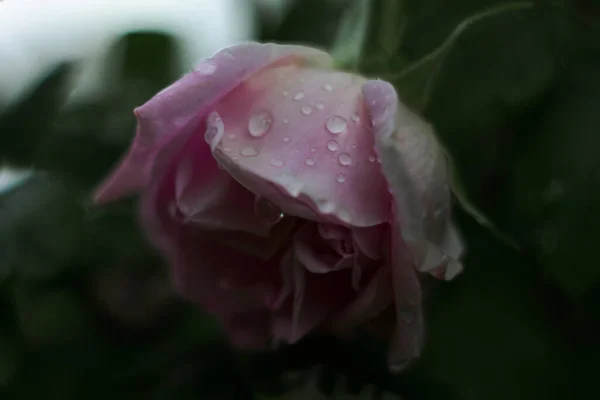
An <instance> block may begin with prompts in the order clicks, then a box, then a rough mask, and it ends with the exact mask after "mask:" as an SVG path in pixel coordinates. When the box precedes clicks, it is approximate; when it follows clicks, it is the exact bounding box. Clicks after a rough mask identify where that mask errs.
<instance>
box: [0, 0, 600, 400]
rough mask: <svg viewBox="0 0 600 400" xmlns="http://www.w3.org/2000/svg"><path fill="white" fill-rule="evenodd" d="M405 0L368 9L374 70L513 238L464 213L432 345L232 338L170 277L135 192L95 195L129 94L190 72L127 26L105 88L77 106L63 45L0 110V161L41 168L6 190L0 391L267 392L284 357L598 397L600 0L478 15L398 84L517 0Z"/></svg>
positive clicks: (432, 299) (366, 59) (308, 17)
mask: <svg viewBox="0 0 600 400" xmlns="http://www.w3.org/2000/svg"><path fill="white" fill-rule="evenodd" d="M392 1H393V0H375V1H373V2H372V3H373V4H372V7H373V9H372V10H371V11H372V12H371V14H370V16H371V17H370V21H369V29H368V32H367V37H366V41H365V45H364V47H363V53H362V57H361V59H360V60H359V61H360V62H359V64H358V65H359V68H360V70H361V71H362V72H363V73H365V74H368V75H370V76H373V77H382V78H384V79H390V80H392V81H393V82H394V83H395V84H397V88H398V90H399V91H400V93H401V96H402V97H403V98H404V99H406V100H407V101H409V102H410V103H411V104H413V105H415V107H419V109H420V110H421V112H422V113H423V114H424V116H425V117H426V118H427V119H428V120H430V121H431V122H432V123H433V124H434V125H435V127H436V129H437V132H438V134H439V137H440V140H441V141H442V142H443V143H444V144H445V145H446V146H447V148H448V150H449V152H450V153H451V154H452V156H453V159H454V161H455V164H456V167H457V173H458V174H459V176H460V178H461V180H462V182H463V184H464V188H465V190H466V192H467V193H468V195H469V197H470V199H471V200H472V201H473V203H474V204H475V205H476V206H477V208H478V209H479V210H480V211H482V212H483V213H484V214H485V215H487V216H488V217H489V218H490V220H491V221H492V222H493V223H494V224H495V225H496V227H497V228H498V230H500V231H502V232H503V233H504V234H505V235H506V236H507V237H509V238H511V239H512V240H513V241H514V242H515V243H516V244H517V246H516V248H515V246H509V245H507V244H505V243H506V242H505V241H502V240H500V239H499V238H498V237H497V235H494V234H493V233H492V232H490V231H489V230H488V229H487V228H486V227H483V226H481V225H480V224H478V223H477V222H476V221H475V219H474V218H473V217H472V216H471V215H469V214H467V213H465V212H464V211H463V210H462V209H461V207H460V206H458V205H457V206H456V207H455V208H456V210H455V215H456V219H457V222H458V224H459V226H460V228H461V230H462V231H463V234H464V237H465V239H466V242H467V245H468V253H467V256H466V259H465V273H464V275H463V276H461V277H460V278H458V279H457V280H455V281H453V282H450V283H439V282H430V281H429V280H426V281H425V282H424V287H425V288H426V289H425V292H426V293H425V295H426V313H427V332H428V334H427V345H426V349H425V352H424V354H423V357H422V359H421V360H420V361H419V362H418V363H416V364H415V365H414V366H413V367H412V368H411V369H409V370H408V371H407V372H406V373H404V374H402V375H400V376H391V375H389V374H388V373H387V371H386V367H385V364H384V360H385V357H384V356H385V344H384V343H379V342H377V341H374V340H372V339H370V338H368V337H364V338H358V339H356V340H354V341H352V342H343V341H339V340H335V339H333V338H327V337H317V336H314V337H311V338H309V339H307V340H305V341H304V342H303V343H300V344H299V345H297V346H294V347H290V348H283V349H280V350H278V351H276V352H272V353H268V354H248V353H241V352H239V351H235V350H232V349H230V348H229V347H228V345H227V343H226V341H225V339H224V338H223V337H222V335H221V334H220V332H219V329H218V327H216V326H215V325H214V324H213V322H212V321H211V320H210V319H208V318H206V317H205V316H203V315H202V314H201V313H200V312H199V311H197V310H195V309H193V308H192V307H190V306H189V305H186V304H184V303H182V302H180V301H179V300H178V299H177V298H176V296H175V295H174V294H173V293H172V292H171V290H170V287H169V282H168V278H167V273H166V271H165V268H164V267H165V266H164V265H163V264H162V262H161V260H160V258H159V257H158V255H157V254H156V252H155V251H154V250H153V249H151V248H150V247H149V246H148V244H147V243H146V242H145V240H144V238H143V236H142V234H141V232H140V231H139V228H138V227H137V225H136V221H135V199H132V200H127V201H123V202H120V203H118V204H114V205H110V206H107V207H101V208H97V207H94V206H93V205H92V204H91V201H90V193H91V192H90V191H91V189H92V188H93V187H94V186H95V185H96V184H97V183H98V182H99V181H100V180H101V178H102V177H103V176H104V175H106V173H107V172H108V171H109V169H110V167H111V166H112V165H113V164H114V163H115V162H116V160H117V159H118V157H119V156H120V154H121V153H122V152H123V151H124V150H125V149H126V147H127V146H128V144H129V141H130V139H131V137H132V135H133V132H134V128H135V121H134V118H133V114H132V109H133V107H134V106H136V105H139V104H142V103H143V102H145V101H146V100H147V99H148V98H150V97H151V96H152V95H153V94H154V93H155V92H157V91H158V90H160V89H162V88H163V87H164V86H166V85H167V84H168V83H170V82H171V81H173V80H174V79H176V78H177V76H176V72H175V71H176V70H177V68H176V65H175V64H174V60H175V56H176V47H175V43H174V41H173V39H171V38H169V37H167V36H165V35H163V34H161V33H152V32H146V33H143V32H139V33H132V34H130V35H128V36H126V37H124V38H123V39H122V40H123V43H121V45H125V50H126V51H125V58H124V59H123V60H122V63H121V64H120V68H117V69H116V71H117V72H116V75H115V76H113V77H111V79H110V83H111V84H110V87H109V90H107V93H106V94H105V95H104V96H103V97H101V98H95V99H93V100H89V101H86V102H85V103H78V104H74V105H70V106H69V107H65V106H64V96H65V94H66V93H65V83H66V79H67V78H68V76H69V73H70V71H71V70H72V68H73V67H74V64H73V63H72V62H71V61H72V60H71V61H69V62H67V60H65V63H64V64H60V65H57V66H56V68H55V69H54V70H52V71H48V76H47V77H46V78H44V79H43V81H40V82H35V83H32V89H31V91H30V92H29V94H28V95H27V96H25V98H23V99H22V100H21V101H20V102H19V103H18V104H13V105H11V106H10V107H4V108H3V109H1V113H0V160H2V161H3V162H4V163H6V164H7V165H11V166H19V167H30V166H33V167H35V168H36V171H37V172H36V173H35V174H34V176H33V177H32V178H31V179H29V180H27V181H26V182H25V183H24V184H22V185H21V186H19V187H17V188H16V189H14V190H12V191H10V192H8V193H5V194H2V195H0V398H3V399H4V398H7V399H28V398H44V399H65V400H66V399H96V398H98V399H106V398H114V399H135V398H144V399H199V398H202V399H205V398H209V399H212V398H214V399H265V398H269V399H271V398H278V397H277V396H278V395H280V394H281V393H282V392H283V391H284V386H285V385H283V384H282V380H281V376H282V374H283V373H284V372H285V371H289V370H302V369H308V368H312V367H314V366H316V365H321V366H323V369H322V375H321V377H322V382H321V383H322V386H323V390H324V391H327V390H328V389H330V388H331V387H332V386H333V384H334V381H335V380H336V377H338V378H337V379H339V377H340V376H345V377H346V378H347V379H348V381H349V382H351V383H352V384H351V385H350V390H351V391H358V390H360V389H361V387H363V386H364V385H368V384H375V385H376V387H377V388H378V390H386V391H391V392H394V393H397V394H399V395H401V396H402V397H403V398H404V399H406V400H419V399H436V400H439V399H444V400H453V399H461V400H462V399H476V400H496V399H498V400H501V399H502V400H504V399H546V400H550V399H564V398H578V397H580V396H590V395H592V396H593V393H594V392H596V390H595V389H596V382H597V377H596V375H597V373H598V367H597V364H598V360H599V359H600V344H599V343H598V340H597V338H598V337H599V334H600V311H599V310H600V263H599V262H598V254H599V253H600V251H599V250H600V213H599V212H598V210H597V208H598V207H600V161H598V160H600V158H599V157H598V154H599V153H600V5H599V4H598V3H596V2H594V1H592V0H589V1H585V0H579V1H569V2H567V1H564V2H560V1H554V2H544V1H537V2H536V6H535V7H533V8H529V9H524V10H520V11H509V12H502V13H498V14H497V15H495V16H491V17H488V18H486V19H485V20H483V21H480V22H478V23H475V24H473V25H472V26H470V27H469V28H468V29H467V30H466V31H465V32H464V33H463V34H462V35H460V37H458V39H457V40H456V41H454V42H453V43H452V46H449V47H448V48H443V50H444V51H443V52H442V53H440V54H442V55H443V56H444V57H439V58H433V59H432V61H431V62H429V63H426V64H424V65H423V67H422V68H420V69H418V70H415V71H414V73H411V74H410V75H408V76H403V77H399V73H400V71H402V70H404V68H406V67H407V66H408V65H411V64H412V63H413V62H416V61H418V60H419V59H421V58H422V57H424V56H427V55H428V54H430V53H431V52H432V51H434V50H435V49H436V48H438V46H440V45H442V43H444V41H445V40H446V39H447V38H448V37H449V35H450V34H451V32H452V31H453V29H454V28H455V27H456V26H457V25H458V24H459V23H460V22H461V21H463V20H464V19H465V18H467V17H469V16H472V15H474V14H476V13H477V12H480V11H482V10H484V9H486V8H488V7H490V6H494V5H499V4H503V2H498V1H490V0H453V1H451V2H450V1H443V0H410V1H409V0H407V1H403V2H400V0H398V4H396V5H400V6H399V7H392V8H386V7H389V6H390V4H391V2H392ZM400 3H401V4H400ZM345 7H346V5H345V3H344V2H340V1H324V0H299V1H298V2H297V4H296V5H295V6H294V7H293V8H292V10H291V11H290V13H289V15H287V17H286V18H285V20H284V22H283V24H282V25H281V26H273V25H269V24H267V23H265V24H263V25H262V26H261V33H260V36H261V37H260V39H262V40H274V41H278V42H300V43H305V44H313V45H317V46H321V47H329V46H330V45H331V44H332V43H333V40H334V38H335V35H336V30H337V26H338V22H339V20H340V18H343V17H344V15H347V14H344V12H343V11H344V9H345ZM384 16H385V17H384ZM386 21H387V22H386ZM390 21H391V22H390ZM432 77H435V78H437V79H435V80H432V79H433V78H432ZM427 85H429V86H427ZM425 87H430V88H431V90H430V93H429V95H428V96H427V97H426V98H424V97H423V96H422V95H423V88H425ZM423 99H425V100H423Z"/></svg>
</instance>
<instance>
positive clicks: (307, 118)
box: [211, 66, 390, 227]
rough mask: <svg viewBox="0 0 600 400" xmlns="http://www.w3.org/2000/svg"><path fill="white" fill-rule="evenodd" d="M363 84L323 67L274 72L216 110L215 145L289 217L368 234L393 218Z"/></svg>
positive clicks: (234, 170)
mask: <svg viewBox="0 0 600 400" xmlns="http://www.w3.org/2000/svg"><path fill="white" fill-rule="evenodd" d="M363 82H364V79H363V78H361V77H358V76H355V75H351V74H346V73H342V72H336V71H327V70H323V69H316V68H296V67H293V66H282V67H278V68H268V69H265V70H264V71H262V72H261V73H259V74H256V75H255V76H253V77H252V78H251V79H250V80H248V81H247V82H245V84H243V85H240V86H238V87H237V88H236V89H235V90H234V91H232V92H231V93H230V94H229V95H228V96H226V97H225V98H223V100H222V101H221V102H220V103H219V104H218V105H217V107H216V110H217V112H218V114H219V115H220V116H221V118H222V121H223V122H224V130H225V134H224V135H222V136H221V140H220V141H218V142H216V143H215V142H211V144H212V145H213V147H214V148H215V151H214V154H215V157H216V158H217V159H218V160H219V162H220V163H221V164H222V165H223V166H224V167H225V168H226V169H227V170H228V171H229V172H230V173H231V174H232V175H233V176H234V177H235V179H236V180H238V181H239V182H240V183H241V184H242V185H244V186H245V187H247V188H248V189H250V191H252V192H254V193H258V194H260V195H262V196H264V197H266V198H268V199H270V200H271V201H273V202H274V203H275V204H277V206H279V208H281V209H282V210H283V211H284V213H287V214H290V215H294V216H298V217H302V218H305V219H310V220H313V221H317V222H322V223H330V224H339V225H345V226H348V227H369V226H374V225H377V224H380V223H382V222H387V221H389V219H390V211H389V210H390V196H389V193H388V192H387V187H386V182H385V178H384V177H383V176H382V174H381V172H380V168H379V165H378V164H377V163H376V157H375V152H374V149H373V146H374V143H373V135H371V134H370V126H369V121H368V117H367V115H366V114H365V108H364V103H363V99H362V94H361V86H362V83H363Z"/></svg>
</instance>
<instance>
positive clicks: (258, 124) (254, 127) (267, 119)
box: [248, 111, 273, 138]
mask: <svg viewBox="0 0 600 400" xmlns="http://www.w3.org/2000/svg"><path fill="white" fill-rule="evenodd" d="M272 123H273V117H272V116H271V114H270V113H268V112H266V111H263V112H259V113H257V114H254V115H252V116H251V117H250V120H249V121H248V132H249V133H250V136H252V137H255V138H258V137H261V136H264V135H265V133H267V132H268V131H269V129H271V124H272Z"/></svg>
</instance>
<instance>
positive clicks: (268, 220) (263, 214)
mask: <svg viewBox="0 0 600 400" xmlns="http://www.w3.org/2000/svg"><path fill="white" fill-rule="evenodd" d="M254 215H256V216H257V217H258V219H259V220H260V221H261V222H263V223H265V224H269V225H272V224H275V223H277V222H279V221H280V220H281V219H282V218H283V212H282V211H281V209H280V208H279V207H277V206H276V205H275V204H273V203H271V202H270V201H269V200H267V199H265V198H264V197H260V196H256V198H255V200H254Z"/></svg>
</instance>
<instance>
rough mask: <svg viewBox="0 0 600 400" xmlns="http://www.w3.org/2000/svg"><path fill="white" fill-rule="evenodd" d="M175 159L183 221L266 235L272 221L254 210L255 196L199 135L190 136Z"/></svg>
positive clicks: (205, 226)
mask: <svg viewBox="0 0 600 400" xmlns="http://www.w3.org/2000/svg"><path fill="white" fill-rule="evenodd" d="M178 159H179V162H178V165H177V171H176V176H175V196H176V197H175V200H176V204H177V207H178V209H179V211H180V212H181V214H182V215H183V218H184V220H185V222H188V223H193V224H195V225H197V226H198V227H200V228H204V229H209V230H220V231H227V232H232V231H233V232H235V231H241V232H246V233H250V234H253V235H257V236H263V237H264V236H267V234H268V233H269V230H270V229H271V227H272V224H271V223H267V222H265V221H262V220H261V219H260V218H259V217H258V216H257V215H256V214H255V213H254V203H255V200H256V196H255V195H254V194H252V193H251V192H249V191H248V190H246V189H245V188H244V187H242V186H241V185H240V184H239V183H237V182H236V181H235V180H234V179H233V178H231V176H230V175H229V174H228V173H227V172H226V171H224V170H222V169H220V168H219V167H218V165H217V163H216V161H215V159H214V158H213V157H212V154H211V152H210V148H209V147H208V145H207V144H206V143H205V142H204V139H203V138H202V137H201V136H200V137H198V135H194V136H193V137H191V138H190V139H189V140H188V143H187V145H186V147H185V149H184V150H183V152H182V154H181V156H180V157H178Z"/></svg>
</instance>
